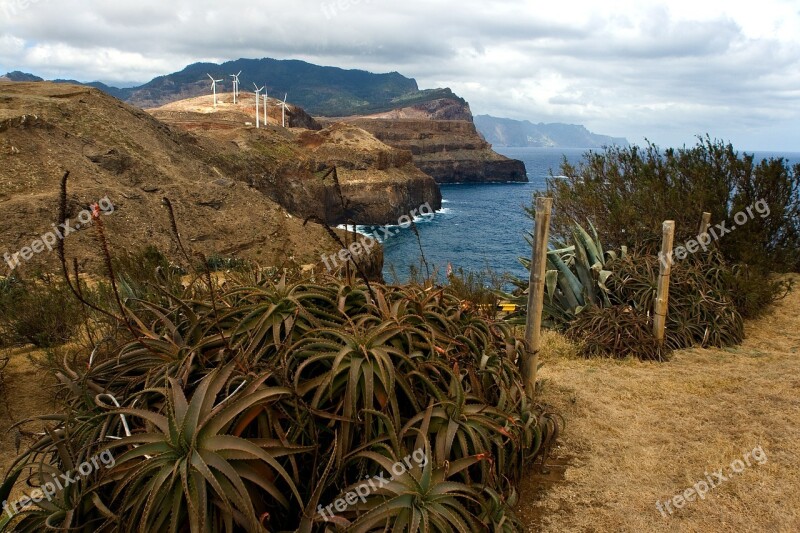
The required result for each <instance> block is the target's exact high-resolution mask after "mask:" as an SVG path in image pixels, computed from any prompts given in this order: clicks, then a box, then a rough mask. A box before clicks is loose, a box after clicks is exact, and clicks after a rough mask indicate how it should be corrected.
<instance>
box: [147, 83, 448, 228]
mask: <svg viewBox="0 0 800 533" xmlns="http://www.w3.org/2000/svg"><path fill="white" fill-rule="evenodd" d="M241 96H242V97H243V98H242V99H241V100H240V103H238V104H236V105H234V104H232V103H230V102H229V101H231V100H232V95H222V102H223V103H220V101H219V100H218V102H217V104H218V105H217V109H216V110H214V107H213V99H212V97H210V96H203V97H198V98H192V99H189V100H184V101H181V102H175V103H172V104H169V105H167V106H164V107H161V108H157V109H152V110H150V113H151V114H152V115H153V116H155V117H156V118H158V119H159V120H162V121H164V122H166V123H168V124H170V125H173V126H176V127H179V128H181V129H184V130H187V131H191V132H193V133H194V134H196V135H198V136H202V137H204V138H206V139H209V140H212V141H214V142H216V143H217V144H218V145H219V146H220V147H221V152H220V153H219V154H218V155H217V156H218V157H219V158H221V160H222V161H221V162H220V164H225V163H224V162H225V161H235V164H236V165H237V166H238V167H239V169H240V170H239V172H238V173H237V175H236V179H239V180H241V181H244V182H245V183H248V184H249V185H252V186H253V187H255V188H256V189H258V190H259V191H261V192H263V193H264V194H266V195H267V196H269V197H270V198H272V199H273V200H275V201H277V202H278V203H280V204H281V205H283V206H285V207H286V208H287V209H289V210H290V211H291V212H293V213H295V214H297V215H298V216H301V217H309V216H316V217H318V218H321V219H323V220H326V221H328V222H329V223H330V224H340V223H345V222H347V221H348V220H352V221H354V222H356V223H358V224H376V225H381V224H394V223H397V220H398V219H399V218H400V217H401V216H403V215H406V214H408V213H409V212H410V211H411V210H413V209H416V208H418V207H419V206H420V205H422V204H424V203H429V204H430V205H431V207H432V208H433V209H439V208H440V207H441V192H440V191H439V187H438V185H436V182H435V181H434V180H433V179H432V178H431V177H430V176H428V175H426V174H425V173H424V172H422V171H420V170H419V169H418V168H417V167H416V166H415V165H414V163H413V160H412V154H411V153H410V152H409V151H407V150H401V149H398V148H393V147H391V146H388V145H386V144H384V143H383V142H381V141H379V140H378V139H377V138H375V137H374V136H373V135H372V134H370V133H368V132H366V131H364V130H363V129H360V128H358V127H355V126H353V125H347V124H341V123H333V124H331V125H329V126H328V127H327V128H325V129H324V130H321V131H315V130H314V129H308V128H296V127H292V128H283V127H281V126H280V124H281V118H282V117H281V111H280V109H279V108H278V107H277V105H274V104H275V102H277V101H274V102H273V101H272V100H270V105H269V107H268V109H269V124H268V126H267V127H262V128H261V129H255V128H254V127H252V126H248V125H247V124H248V123H251V124H252V123H254V122H255V99H254V97H253V96H252V95H249V97H247V96H246V93H241ZM218 98H219V96H218ZM296 109H297V110H299V111H296V114H297V116H299V112H300V111H302V110H300V109H299V108H296ZM262 111H263V108H262ZM287 117H288V115H287ZM315 124H316V123H315ZM332 166H336V167H337V169H338V178H339V182H340V185H341V190H342V193H343V196H344V197H345V205H344V206H343V205H342V199H340V198H339V195H338V192H337V190H336V187H335V184H334V181H333V179H332V178H328V179H325V180H323V177H324V176H325V174H326V171H327V170H329V169H330V168H331V167H332Z"/></svg>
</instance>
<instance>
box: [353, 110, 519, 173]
mask: <svg viewBox="0 0 800 533" xmlns="http://www.w3.org/2000/svg"><path fill="white" fill-rule="evenodd" d="M450 109H451V112H452V106H450ZM468 111H469V108H468V107H467V110H466V112H467V113H468ZM471 116H472V115H471V114H470V115H469V118H470V119H471ZM348 122H349V123H351V124H353V125H355V126H358V127H359V128H362V129H364V130H366V131H368V132H370V133H371V134H373V135H374V136H375V137H377V138H378V139H380V140H381V141H383V142H384V143H386V144H388V145H390V146H393V147H395V148H399V149H402V150H408V151H410V152H411V153H412V154H413V156H414V164H415V165H416V166H417V168H419V169H420V170H422V171H423V172H425V173H426V174H428V175H429V176H432V177H433V178H434V179H435V180H436V181H437V182H438V183H505V182H526V181H528V176H527V172H526V170H525V164H524V163H522V161H516V160H513V159H509V158H507V157H504V156H502V155H500V154H498V153H496V152H494V151H493V150H492V147H491V145H490V144H489V143H487V142H486V141H484V140H483V139H482V138H481V136H480V135H479V134H478V131H477V129H475V125H474V124H473V123H472V121H471V120H436V119H433V120H432V119H430V118H427V117H420V118H371V117H358V118H350V119H348Z"/></svg>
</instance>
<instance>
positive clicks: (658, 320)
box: [653, 220, 675, 345]
mask: <svg viewBox="0 0 800 533" xmlns="http://www.w3.org/2000/svg"><path fill="white" fill-rule="evenodd" d="M674 240H675V221H673V220H667V221H665V222H664V226H663V239H662V241H661V254H659V256H658V259H659V263H660V264H661V268H660V269H659V274H658V295H657V297H656V302H655V309H654V310H653V334H654V335H655V337H656V341H657V342H658V344H659V345H663V344H664V333H665V331H666V328H667V308H668V304H669V277H670V275H671V274H672V260H673V257H672V245H673V242H674Z"/></svg>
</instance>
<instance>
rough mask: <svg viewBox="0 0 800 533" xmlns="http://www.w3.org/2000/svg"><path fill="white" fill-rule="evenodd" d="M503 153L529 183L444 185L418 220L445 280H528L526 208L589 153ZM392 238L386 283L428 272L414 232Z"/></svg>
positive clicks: (430, 258)
mask: <svg viewBox="0 0 800 533" xmlns="http://www.w3.org/2000/svg"><path fill="white" fill-rule="evenodd" d="M497 151H498V152H500V153H502V154H503V155H506V156H508V157H511V158H514V159H519V160H521V161H523V162H524V163H525V166H526V168H527V171H528V178H529V179H530V183H524V184H496V185H484V184H481V185H474V184H464V185H443V186H442V196H443V198H444V200H443V202H444V203H443V204H442V210H441V211H440V212H437V213H436V216H435V217H433V218H430V217H428V220H418V223H417V228H418V231H419V234H420V239H419V240H420V241H421V243H422V250H423V252H424V254H425V258H426V260H427V262H428V264H429V265H430V267H431V268H432V269H433V268H434V267H435V268H436V270H438V272H439V274H440V277H443V275H444V272H445V271H446V268H447V264H448V263H451V264H452V265H453V267H454V268H456V269H458V268H463V269H464V270H465V271H473V272H475V271H480V270H483V269H485V268H486V267H490V268H492V269H493V270H495V271H496V272H500V273H503V272H509V273H511V274H513V275H516V276H518V277H526V276H527V271H526V270H525V269H524V268H523V267H522V265H521V264H520V263H519V261H518V258H519V257H523V256H525V257H527V256H528V255H529V254H530V247H529V246H528V244H527V243H526V241H525V235H526V232H529V231H530V230H531V229H532V222H531V220H530V219H529V218H528V217H527V216H526V214H525V211H524V210H523V205H530V204H531V201H532V199H533V197H534V196H535V195H536V193H537V192H538V191H543V190H544V189H545V188H546V179H547V177H548V176H549V175H550V171H551V170H552V172H553V174H554V175H556V176H557V175H559V174H560V172H559V169H560V166H561V162H562V161H563V159H564V158H565V157H566V159H567V160H568V161H569V162H570V163H571V164H577V163H579V162H580V161H581V159H582V158H583V155H584V153H585V152H586V150H582V149H564V148H499V149H497ZM755 156H756V158H757V159H761V158H769V157H785V158H786V159H788V160H789V161H790V162H791V163H792V164H794V163H800V153H777V152H755ZM393 233H396V234H395V235H393V236H392V237H389V238H387V239H386V240H385V242H384V243H383V246H384V254H385V267H384V277H385V278H386V279H387V280H388V281H395V279H396V280H397V281H399V282H403V281H406V280H407V279H408V273H409V266H411V265H414V266H416V267H418V268H421V271H422V272H424V271H425V269H424V267H422V266H421V262H420V245H419V243H418V241H417V237H416V236H415V235H414V233H413V231H411V229H401V228H393Z"/></svg>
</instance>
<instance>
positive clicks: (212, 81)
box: [208, 74, 222, 109]
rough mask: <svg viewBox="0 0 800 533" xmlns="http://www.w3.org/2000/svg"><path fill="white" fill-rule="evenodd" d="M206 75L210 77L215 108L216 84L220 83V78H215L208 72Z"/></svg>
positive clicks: (215, 106)
mask: <svg viewBox="0 0 800 533" xmlns="http://www.w3.org/2000/svg"><path fill="white" fill-rule="evenodd" d="M208 77H209V78H211V90H212V91H214V109H216V108H217V84H218V83H221V82H222V80H215V79H214V77H213V76H211V74H208Z"/></svg>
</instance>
